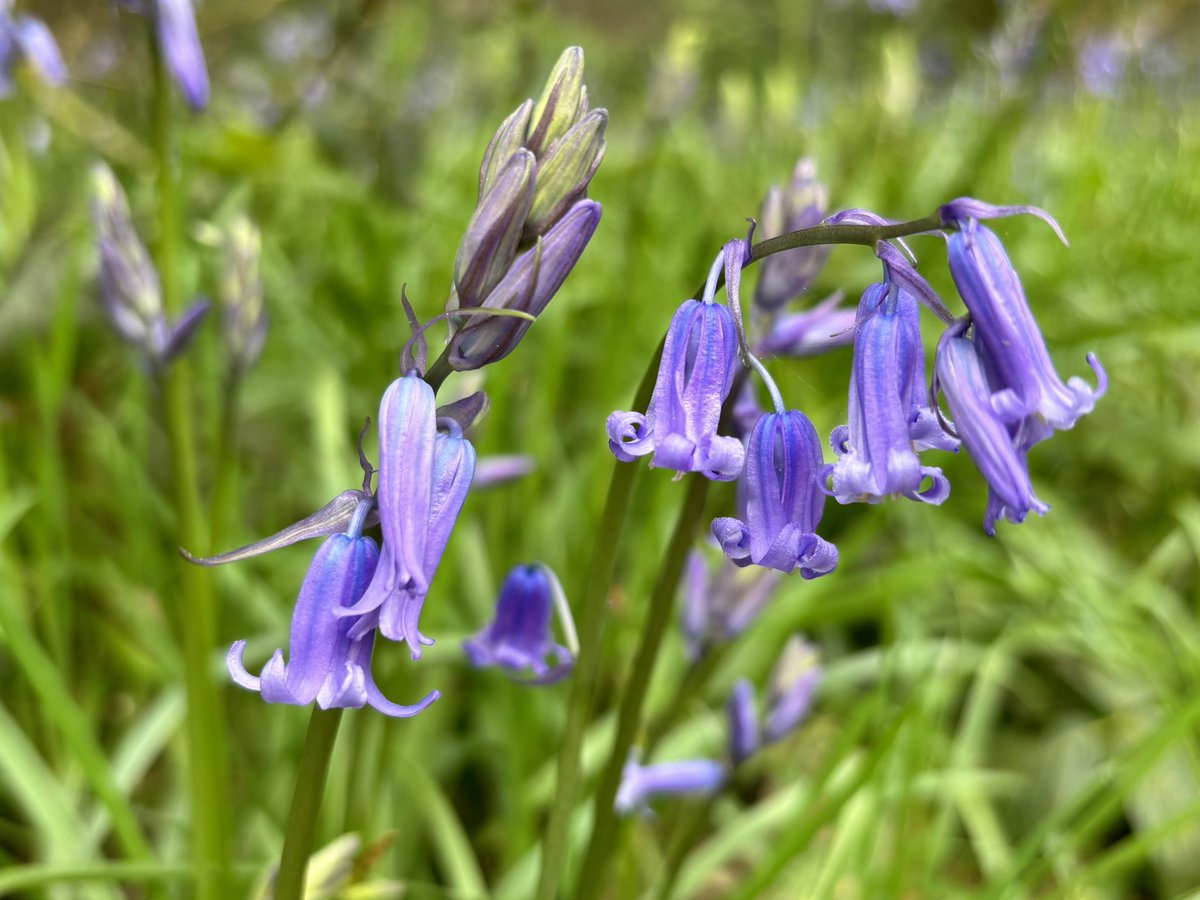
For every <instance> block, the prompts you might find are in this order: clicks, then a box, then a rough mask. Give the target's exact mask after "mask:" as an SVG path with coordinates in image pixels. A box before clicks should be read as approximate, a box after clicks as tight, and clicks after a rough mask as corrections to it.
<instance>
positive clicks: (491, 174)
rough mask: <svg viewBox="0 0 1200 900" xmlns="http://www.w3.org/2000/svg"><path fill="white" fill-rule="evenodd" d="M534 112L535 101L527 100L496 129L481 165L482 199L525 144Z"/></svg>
mask: <svg viewBox="0 0 1200 900" xmlns="http://www.w3.org/2000/svg"><path fill="white" fill-rule="evenodd" d="M532 112H533V101H532V100H526V101H525V102H524V103H522V104H521V105H520V106H518V107H517V109H516V111H515V112H514V113H513V114H512V115H511V116H509V117H508V118H507V119H505V120H504V121H503V122H501V123H500V127H499V128H497V129H496V133H495V135H493V137H492V142H491V143H490V144H488V148H487V152H486V153H484V154H483V164H482V165H481V166H480V167H479V199H480V201H482V200H483V198H484V196H485V195H486V194H487V192H488V191H490V190H491V189H492V185H493V184H495V182H496V174H497V173H498V172H499V171H500V169H502V168H503V167H504V164H505V163H506V162H508V158H509V157H510V156H512V155H513V154H514V153H516V152H517V151H518V150H520V149H521V148H522V147H523V146H525V133H526V132H527V131H528V130H529V115H530V113H532Z"/></svg>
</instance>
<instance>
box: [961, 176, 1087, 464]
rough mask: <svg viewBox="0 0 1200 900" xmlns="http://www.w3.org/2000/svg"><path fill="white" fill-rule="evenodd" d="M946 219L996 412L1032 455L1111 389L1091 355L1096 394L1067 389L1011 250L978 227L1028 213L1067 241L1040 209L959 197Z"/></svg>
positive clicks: (1080, 387)
mask: <svg viewBox="0 0 1200 900" xmlns="http://www.w3.org/2000/svg"><path fill="white" fill-rule="evenodd" d="M939 212H940V214H941V217H942V221H943V222H945V223H946V224H947V226H948V227H950V228H951V229H952V230H951V231H950V233H949V235H948V236H947V238H946V240H947V243H948V246H949V259H950V274H951V275H952V276H953V277H954V283H955V285H956V286H957V287H958V292H959V294H960V295H961V296H962V298H963V302H964V303H965V304H966V306H967V310H968V311H969V312H970V313H971V319H972V320H973V321H974V323H975V337H976V341H977V344H978V347H979V352H980V354H981V356H982V357H983V362H984V369H985V371H986V372H987V375H988V382H989V384H990V385H991V388H992V390H993V395H992V400H991V403H992V408H993V410H994V411H995V413H996V415H998V416H999V417H1000V418H1001V419H1002V420H1003V421H1004V422H1005V423H1008V424H1012V425H1014V426H1015V429H1016V430H1015V434H1014V439H1015V441H1016V443H1017V445H1018V446H1020V447H1021V448H1022V449H1025V450H1028V449H1029V448H1030V447H1032V446H1033V445H1034V444H1035V443H1037V442H1038V441H1041V440H1045V439H1046V438H1048V437H1049V436H1050V435H1051V434H1053V433H1054V431H1056V430H1063V429H1067V428H1071V427H1072V426H1073V425H1074V424H1075V422H1076V421H1077V420H1078V419H1079V417H1080V416H1082V415H1084V414H1086V413H1088V412H1091V410H1092V408H1093V407H1094V406H1095V403H1096V400H1098V399H1099V398H1100V397H1102V396H1103V395H1104V392H1105V391H1106V390H1107V387H1108V377H1107V375H1106V374H1105V371H1104V368H1103V367H1102V366H1101V365H1100V362H1099V360H1098V359H1097V358H1096V356H1095V354H1090V353H1089V354H1088V356H1087V361H1088V364H1089V365H1090V366H1091V367H1092V370H1093V371H1094V372H1095V373H1096V379H1097V386H1096V387H1095V388H1092V387H1091V386H1090V385H1089V384H1087V382H1085V381H1084V380H1083V379H1082V378H1079V377H1078V376H1074V377H1072V378H1070V379H1068V381H1067V383H1066V384H1065V385H1064V384H1063V383H1062V380H1061V379H1060V378H1059V377H1058V373H1057V372H1056V371H1055V370H1054V364H1053V363H1052V362H1051V361H1050V354H1049V352H1048V351H1047V350H1046V342H1045V339H1044V338H1043V337H1042V333H1041V330H1040V329H1039V328H1038V325H1037V322H1036V321H1035V320H1034V318H1033V313H1032V312H1030V309H1029V303H1028V301H1026V299H1025V291H1024V289H1023V288H1022V286H1021V279H1020V278H1019V277H1018V275H1017V272H1016V270H1015V269H1014V268H1013V265H1012V263H1011V262H1010V261H1009V258H1008V254H1006V253H1005V252H1004V246H1003V245H1002V244H1001V243H1000V239H999V238H998V237H996V235H995V233H994V232H992V231H991V229H989V228H987V227H985V226H983V225H981V224H980V223H979V221H978V220H979V219H983V218H994V217H997V216H1006V215H1015V214H1017V213H1023V212H1027V213H1031V214H1033V215H1037V216H1039V217H1041V218H1043V219H1044V220H1045V221H1047V222H1049V223H1050V224H1051V225H1052V227H1053V228H1054V229H1055V231H1056V232H1057V233H1058V234H1059V235H1060V236H1061V235H1062V232H1061V231H1060V230H1059V228H1058V224H1057V223H1056V222H1055V221H1054V220H1053V219H1052V218H1051V217H1050V216H1049V214H1047V213H1045V212H1044V211H1042V210H1040V209H1037V208H1036V207H1027V206H1012V207H996V206H991V205H990V204H986V203H982V202H980V201H978V200H972V199H970V198H959V199H958V200H954V201H952V202H950V203H948V204H946V205H945V206H943V207H941V209H940V210H939Z"/></svg>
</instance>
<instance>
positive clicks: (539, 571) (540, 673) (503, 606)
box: [463, 564, 575, 684]
mask: <svg viewBox="0 0 1200 900" xmlns="http://www.w3.org/2000/svg"><path fill="white" fill-rule="evenodd" d="M556 601H561V602H556ZM556 606H557V608H559V609H564V610H565V608H566V605H565V599H562V588H561V587H560V586H559V585H558V579H557V578H555V577H554V573H553V572H551V571H550V569H549V568H548V567H546V566H544V565H541V564H538V565H522V566H517V567H516V568H514V569H513V570H512V571H511V572H509V573H508V576H507V577H506V578H505V579H504V584H503V585H501V587H500V597H499V599H498V600H497V601H496V617H495V618H494V619H493V620H492V621H491V622H490V623H489V624H488V626H487V627H486V628H484V629H483V631H481V632H480V633H479V634H477V635H475V637H473V638H471V639H469V640H467V641H465V642H464V643H463V650H464V651H465V652H466V654H467V658H468V659H470V661H471V664H472V665H473V666H475V667H477V668H479V667H483V666H498V667H499V668H501V669H504V670H505V671H506V672H508V673H509V674H511V675H513V676H514V677H517V678H519V679H520V680H522V681H525V682H526V683H529V684H552V683H554V682H556V681H560V680H562V679H563V678H565V677H566V676H567V675H569V674H570V673H571V669H572V668H573V667H574V665H575V657H574V655H573V654H572V653H571V651H570V650H568V649H567V648H566V647H563V646H561V645H560V644H557V643H555V641H554V635H553V630H552V622H553V618H554V613H555V608H556ZM567 614H568V615H569V612H568V613H567ZM568 627H569V626H568ZM551 656H552V657H553V658H554V662H553V664H548V663H547V662H546V660H547V657H551Z"/></svg>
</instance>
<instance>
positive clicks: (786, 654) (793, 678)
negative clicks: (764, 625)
mask: <svg viewBox="0 0 1200 900" xmlns="http://www.w3.org/2000/svg"><path fill="white" fill-rule="evenodd" d="M821 674H822V673H821V667H820V665H818V662H817V648H816V647H814V646H813V645H812V644H810V643H809V642H808V641H806V640H804V638H802V637H800V636H799V635H795V636H793V637H791V638H789V639H788V642H787V644H785V645H784V648H783V652H782V653H780V654H779V660H778V661H777V662H776V663H775V669H774V671H772V672H771V686H770V691H769V693H768V696H767V721H766V726H765V728H764V729H763V732H764V737H765V739H766V742H767V743H774V742H775V741H778V740H781V739H782V738H784V737H786V736H787V735H788V734H790V733H791V732H793V731H795V730H796V728H797V727H798V726H799V725H800V723H801V722H803V721H804V720H805V719H806V718H808V714H809V712H810V711H811V710H812V701H813V694H814V693H815V692H816V690H817V685H818V684H820V683H821Z"/></svg>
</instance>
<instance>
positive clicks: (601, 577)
mask: <svg viewBox="0 0 1200 900" xmlns="http://www.w3.org/2000/svg"><path fill="white" fill-rule="evenodd" d="M661 356H662V344H661V343H660V344H659V345H658V350H657V352H655V354H654V355H653V357H652V358H651V359H650V364H649V365H648V366H647V367H646V372H645V374H644V375H643V376H642V382H641V384H640V385H638V389H637V395H636V396H635V398H634V401H633V405H632V406H631V407H630V409H645V408H646V404H647V403H649V402H650V395H651V393H652V392H653V390H654V380H655V375H656V374H657V372H658V361H659V359H660V358H661ZM635 474H636V468H635V467H634V466H631V465H629V464H628V463H623V462H620V461H619V460H613V470H612V477H611V478H610V479H609V482H608V495H607V497H605V500H604V512H603V513H602V514H601V516H600V525H599V527H598V529H597V531H596V544H595V549H594V551H593V553H592V562H591V565H590V567H589V568H588V574H587V580H586V582H585V583H584V591H583V611H582V615H581V616H580V619H579V659H578V660H577V661H576V663H575V672H574V674H573V675H572V677H571V696H570V698H569V699H568V700H567V724H566V728H565V729H564V731H563V736H562V743H561V744H560V745H559V751H558V784H557V786H556V788H555V792H554V803H553V804H552V806H551V807H550V819H549V821H548V822H547V823H546V829H545V831H544V832H543V834H544V835H545V836H544V838H543V839H542V866H541V872H540V873H539V875H538V888H537V897H538V900H551V898H553V897H554V896H555V895H556V894H557V893H558V883H559V880H560V878H561V877H562V869H563V864H564V862H565V861H566V853H567V831H568V827H569V825H570V818H571V811H572V810H573V809H574V808H575V799H576V797H577V796H578V795H579V787H580V780H581V778H580V776H581V768H582V767H581V762H580V751H581V750H582V748H583V736H584V732H585V731H586V730H587V723H588V718H589V716H590V714H591V707H592V694H593V692H594V691H595V687H596V680H597V678H598V677H599V673H600V657H601V656H602V652H601V651H602V648H603V633H604V613H605V609H606V607H607V603H608V587H609V584H610V583H611V582H612V575H613V567H614V565H615V564H616V560H617V544H618V543H619V541H620V537H621V529H622V526H623V525H624V524H625V513H626V511H627V510H628V509H629V496H630V494H631V492H632V489H633V476H634V475H635Z"/></svg>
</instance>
